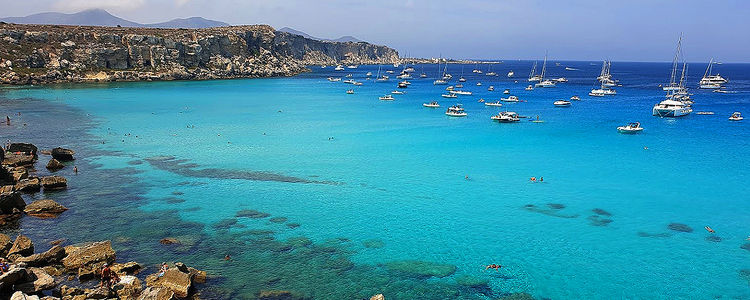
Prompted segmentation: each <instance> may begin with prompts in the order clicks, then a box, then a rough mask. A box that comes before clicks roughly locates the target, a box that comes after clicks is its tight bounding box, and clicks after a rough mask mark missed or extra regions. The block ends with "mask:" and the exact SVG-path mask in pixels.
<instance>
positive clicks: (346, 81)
mask: <svg viewBox="0 0 750 300" xmlns="http://www.w3.org/2000/svg"><path fill="white" fill-rule="evenodd" d="M342 82H343V83H348V84H354V83H355V82H356V81H354V79H347V80H344V81H342Z"/></svg>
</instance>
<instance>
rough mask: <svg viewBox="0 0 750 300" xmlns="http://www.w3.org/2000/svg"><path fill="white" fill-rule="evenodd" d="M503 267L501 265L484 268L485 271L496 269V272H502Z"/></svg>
mask: <svg viewBox="0 0 750 300" xmlns="http://www.w3.org/2000/svg"><path fill="white" fill-rule="evenodd" d="M502 267H503V266H501V265H497V264H491V265H487V266H486V267H484V269H485V270H489V269H495V271H500V268H502Z"/></svg>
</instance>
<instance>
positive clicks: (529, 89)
mask: <svg viewBox="0 0 750 300" xmlns="http://www.w3.org/2000/svg"><path fill="white" fill-rule="evenodd" d="M525 90H527V91H533V90H534V87H533V86H531V85H530V84H529V86H527V87H526V88H525Z"/></svg>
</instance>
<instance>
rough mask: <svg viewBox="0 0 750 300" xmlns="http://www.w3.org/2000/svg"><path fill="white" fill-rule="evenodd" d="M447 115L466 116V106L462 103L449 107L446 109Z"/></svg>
mask: <svg viewBox="0 0 750 300" xmlns="http://www.w3.org/2000/svg"><path fill="white" fill-rule="evenodd" d="M445 115H446V116H449V117H465V116H466V115H467V113H466V112H465V111H464V108H463V106H461V104H456V105H453V106H451V107H448V110H446V111H445Z"/></svg>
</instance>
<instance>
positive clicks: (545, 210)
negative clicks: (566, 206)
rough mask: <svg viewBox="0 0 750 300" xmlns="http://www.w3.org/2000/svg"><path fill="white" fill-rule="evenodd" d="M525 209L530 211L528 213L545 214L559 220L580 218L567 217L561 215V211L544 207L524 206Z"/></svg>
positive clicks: (576, 216) (574, 216) (575, 216)
mask: <svg viewBox="0 0 750 300" xmlns="http://www.w3.org/2000/svg"><path fill="white" fill-rule="evenodd" d="M548 206H549V205H548ZM523 208H524V209H526V210H528V211H533V212H536V213H540V214H544V215H548V216H553V217H558V218H564V219H573V218H578V215H565V214H561V213H559V212H558V210H559V209H554V208H542V207H538V206H536V205H534V204H526V205H524V206H523Z"/></svg>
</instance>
